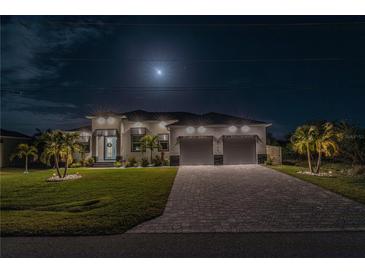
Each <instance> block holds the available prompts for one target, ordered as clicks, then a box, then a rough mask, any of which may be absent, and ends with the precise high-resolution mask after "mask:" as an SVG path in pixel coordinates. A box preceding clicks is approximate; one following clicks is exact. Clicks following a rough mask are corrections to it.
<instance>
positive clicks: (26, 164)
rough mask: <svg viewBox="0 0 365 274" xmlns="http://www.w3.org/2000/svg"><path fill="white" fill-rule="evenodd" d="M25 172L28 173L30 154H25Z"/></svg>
mask: <svg viewBox="0 0 365 274" xmlns="http://www.w3.org/2000/svg"><path fill="white" fill-rule="evenodd" d="M24 173H28V156H25V171H24Z"/></svg>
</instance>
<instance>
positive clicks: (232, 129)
mask: <svg viewBox="0 0 365 274" xmlns="http://www.w3.org/2000/svg"><path fill="white" fill-rule="evenodd" d="M228 130H229V132H236V131H237V127H236V126H230V127H229V128H228Z"/></svg>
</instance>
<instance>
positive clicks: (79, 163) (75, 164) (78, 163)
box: [70, 162, 82, 168]
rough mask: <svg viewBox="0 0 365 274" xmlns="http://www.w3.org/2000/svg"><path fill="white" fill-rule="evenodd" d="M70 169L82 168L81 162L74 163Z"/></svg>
mask: <svg viewBox="0 0 365 274" xmlns="http://www.w3.org/2000/svg"><path fill="white" fill-rule="evenodd" d="M70 167H72V168H78V167H82V164H81V162H75V163H72V164H71V166H70Z"/></svg>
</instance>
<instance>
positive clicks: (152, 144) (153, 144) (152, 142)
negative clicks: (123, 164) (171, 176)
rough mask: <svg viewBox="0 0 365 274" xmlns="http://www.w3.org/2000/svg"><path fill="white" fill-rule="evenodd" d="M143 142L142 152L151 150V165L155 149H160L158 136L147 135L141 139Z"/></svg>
mask: <svg viewBox="0 0 365 274" xmlns="http://www.w3.org/2000/svg"><path fill="white" fill-rule="evenodd" d="M141 142H142V151H144V150H146V149H149V150H150V163H152V154H153V151H154V150H155V149H158V148H159V147H160V144H159V142H158V136H155V135H145V136H144V137H142V138H141Z"/></svg>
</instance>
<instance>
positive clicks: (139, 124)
mask: <svg viewBox="0 0 365 274" xmlns="http://www.w3.org/2000/svg"><path fill="white" fill-rule="evenodd" d="M134 127H142V123H141V122H137V123H135V124H134Z"/></svg>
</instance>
